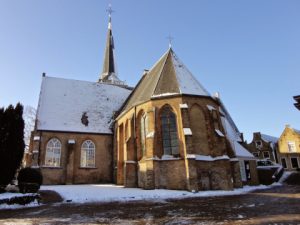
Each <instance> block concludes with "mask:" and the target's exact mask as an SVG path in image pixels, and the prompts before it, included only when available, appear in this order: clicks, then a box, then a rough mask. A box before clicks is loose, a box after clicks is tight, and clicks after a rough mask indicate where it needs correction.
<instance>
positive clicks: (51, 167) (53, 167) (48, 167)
mask: <svg viewBox="0 0 300 225" xmlns="http://www.w3.org/2000/svg"><path fill="white" fill-rule="evenodd" d="M42 168H45V169H62V167H61V166H42Z"/></svg>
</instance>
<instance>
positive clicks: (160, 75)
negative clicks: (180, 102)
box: [152, 47, 180, 96]
mask: <svg viewBox="0 0 300 225" xmlns="http://www.w3.org/2000/svg"><path fill="white" fill-rule="evenodd" d="M172 53H174V52H173V50H172V48H171V47H170V48H169V49H168V51H167V53H166V54H167V57H166V59H165V62H164V64H163V65H162V67H161V70H160V72H159V79H158V80H157V82H156V84H155V87H154V90H153V93H152V96H153V95H154V93H155V91H156V88H157V86H158V84H159V81H160V80H161V79H162V72H163V70H164V68H165V65H166V63H167V60H168V58H169V56H171V62H172V65H173V68H174V63H173V60H172ZM174 69H175V68H174ZM175 76H176V71H175ZM176 83H177V86H178V89H179V94H180V88H179V84H178V81H177V79H176Z"/></svg>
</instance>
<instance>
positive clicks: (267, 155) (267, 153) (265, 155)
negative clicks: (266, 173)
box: [263, 151, 270, 159]
mask: <svg viewBox="0 0 300 225" xmlns="http://www.w3.org/2000/svg"><path fill="white" fill-rule="evenodd" d="M263 154H264V158H265V159H269V158H270V152H267V151H264V152H263Z"/></svg>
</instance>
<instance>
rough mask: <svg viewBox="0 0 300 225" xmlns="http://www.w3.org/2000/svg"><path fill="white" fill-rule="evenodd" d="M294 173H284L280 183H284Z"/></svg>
mask: <svg viewBox="0 0 300 225" xmlns="http://www.w3.org/2000/svg"><path fill="white" fill-rule="evenodd" d="M292 173H294V172H293V171H284V172H283V174H282V176H281V177H280V179H279V181H278V182H279V183H283V182H284V181H285V180H286V179H287V178H288V177H289V176H290V175H291V174H292Z"/></svg>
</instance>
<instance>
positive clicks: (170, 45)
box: [167, 35, 174, 48]
mask: <svg viewBox="0 0 300 225" xmlns="http://www.w3.org/2000/svg"><path fill="white" fill-rule="evenodd" d="M167 39H168V40H169V48H171V47H172V41H173V39H174V38H173V37H172V36H171V35H169V36H168V37H167Z"/></svg>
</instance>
